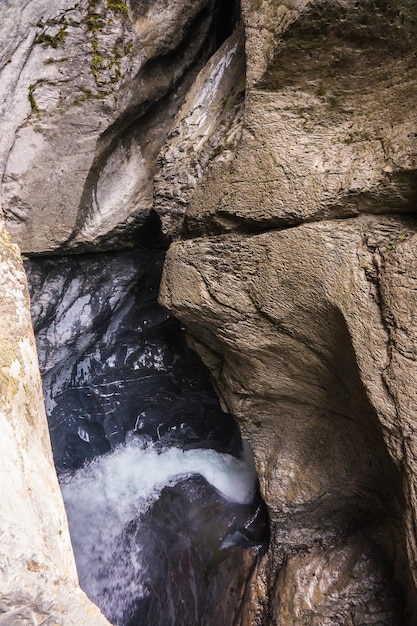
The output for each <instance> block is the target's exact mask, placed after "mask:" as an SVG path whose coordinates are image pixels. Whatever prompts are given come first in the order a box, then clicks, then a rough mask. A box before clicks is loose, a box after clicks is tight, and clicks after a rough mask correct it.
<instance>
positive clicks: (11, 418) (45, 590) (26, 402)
mask: <svg viewBox="0 0 417 626" xmlns="http://www.w3.org/2000/svg"><path fill="white" fill-rule="evenodd" d="M0 275H1V285H2V297H1V304H0V307H1V315H0V333H1V336H0V358H1V408H0V421H1V433H2V436H1V455H0V456H1V468H0V474H1V483H0V485H1V500H2V507H1V512H0V528H1V555H2V558H1V566H0V582H1V617H0V620H1V622H2V623H4V624H26V623H32V624H40V623H43V624H62V625H68V626H70V625H73V626H79V625H80V624H87V623H88V624H96V625H97V626H99V625H102V626H104V625H105V624H108V622H107V620H106V619H104V617H103V616H102V615H101V613H100V611H99V610H98V608H97V607H96V606H94V605H93V604H92V603H91V602H90V601H89V600H88V599H87V598H86V596H85V595H84V594H83V593H82V592H81V590H80V588H79V587H78V581H77V573H76V569H75V563H74V558H73V555H72V550H71V543H70V538H69V533H68V526H67V521H66V516H65V511H64V506H63V502H62V497H61V493H60V489H59V485H58V481H57V478H56V473H55V468H54V465H53V461H52V452H51V445H50V440H49V434H48V428H47V422H46V416H45V410H44V406H43V399H42V391H41V381H40V377H39V370H38V364H37V357H36V348H35V342H34V337H33V333H32V330H31V320H30V315H29V299H28V292H27V287H26V278H25V272H24V270H23V266H22V261H21V259H20V253H19V250H18V248H17V246H15V245H14V244H12V243H11V242H10V239H9V237H8V235H7V234H6V233H5V231H4V230H3V231H1V234H0Z"/></svg>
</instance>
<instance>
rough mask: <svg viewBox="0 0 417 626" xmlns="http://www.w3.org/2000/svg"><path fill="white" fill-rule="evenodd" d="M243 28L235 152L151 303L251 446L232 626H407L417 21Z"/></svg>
mask: <svg viewBox="0 0 417 626" xmlns="http://www.w3.org/2000/svg"><path fill="white" fill-rule="evenodd" d="M242 15H243V18H244V23H245V33H246V58H247V64H246V72H247V79H246V96H245V112H244V121H243V130H242V138H241V141H240V143H239V144H238V147H237V153H236V155H235V157H234V158H232V159H231V160H230V161H229V162H228V163H227V164H225V165H224V164H216V163H215V162H212V163H211V164H209V166H208V167H207V168H206V171H205V172H204V175H203V177H202V180H201V183H200V185H199V186H198V187H197V189H196V191H195V192H194V193H193V196H192V198H191V199H190V201H189V204H188V206H187V207H186V208H185V216H184V219H183V230H182V235H181V236H182V237H186V238H188V239H189V240H187V241H183V242H177V243H175V244H174V245H173V246H172V247H171V249H170V251H169V253H168V257H167V260H166V264H165V272H164V277H163V282H162V287H161V295H160V298H161V302H162V304H164V305H165V306H167V307H168V308H169V309H170V310H172V311H173V312H174V313H175V314H176V315H177V316H178V317H179V318H180V319H181V320H183V321H184V322H185V323H186V325H187V330H188V333H189V337H190V341H191V342H192V345H193V346H194V347H195V349H196V350H197V351H198V352H199V354H200V355H201V357H202V358H203V360H204V361H205V363H206V364H207V365H208V366H209V368H210V369H211V372H212V374H213V376H214V378H215V380H216V384H217V389H218V391H219V394H220V396H221V398H222V399H223V402H224V405H225V406H227V407H228V408H229V410H231V411H232V413H233V414H235V415H236V416H237V418H238V421H239V423H240V425H241V428H242V431H243V433H244V435H245V436H247V437H248V439H249V440H250V441H251V444H252V446H253V450H254V453H255V458H256V461H257V467H258V471H259V476H260V481H261V489H262V493H263V495H264V497H265V500H266V502H267V504H268V507H269V511H270V515H271V521H272V529H271V531H272V542H271V548H270V551H269V554H268V555H267V556H266V557H265V559H264V561H263V563H262V564H261V565H260V567H259V568H258V571H257V574H256V575H255V576H254V579H253V584H252V588H251V589H252V605H251V607H250V608H247V612H246V614H245V616H244V617H243V618H242V623H251V624H280V625H290V624H291V625H294V626H295V624H297V625H300V624H305V625H306V626H307V625H309V626H310V625H311V624H317V625H319V624H320V625H323V624H326V625H327V624H329V625H330V624H334V623H338V624H339V623H340V624H356V623H367V624H371V623H372V624H373V623H378V624H404V623H409V624H413V623H414V622H415V619H416V617H415V597H416V594H415V585H416V574H415V571H416V566H417V561H416V539H415V530H414V529H415V524H416V519H417V508H416V501H415V476H416V456H415V451H414V441H415V438H416V433H415V429H414V426H413V423H414V421H415V415H416V405H415V391H414V388H415V385H414V383H413V372H414V368H415V361H416V354H417V349H416V344H415V337H414V334H413V326H414V324H415V317H416V315H417V313H416V312H417V302H416V298H415V289H414V282H415V278H414V274H415V271H414V264H415V262H414V257H415V245H416V244H415V242H416V241H417V240H416V235H415V233H416V225H417V224H416V222H415V221H413V219H411V217H408V214H412V213H413V211H414V207H415V200H416V171H415V170H416V153H417V149H416V131H415V110H414V108H413V106H410V97H409V93H410V92H409V89H414V88H415V85H416V77H417V68H416V45H415V40H414V39H413V35H412V32H413V29H414V27H415V26H414V25H415V12H414V11H413V7H412V3H410V2H407V1H404V2H389V3H380V2H378V3H374V4H373V5H372V7H371V5H369V4H368V3H360V4H358V3H355V2H315V3H306V2H291V3H290V2H284V3H282V4H277V3H275V2H272V1H271V2H268V1H263V2H259V3H255V2H249V1H246V2H245V1H244V2H242ZM179 174H181V172H180V169H179ZM340 218H344V219H340ZM262 231H265V232H262ZM400 563H401V565H399V564H400ZM400 589H402V591H399V590H400ZM403 594H405V596H404V595H403ZM404 597H406V598H407V599H406V600H404ZM353 607H355V608H353ZM245 620H246V621H245Z"/></svg>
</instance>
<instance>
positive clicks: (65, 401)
mask: <svg viewBox="0 0 417 626" xmlns="http://www.w3.org/2000/svg"><path fill="white" fill-rule="evenodd" d="M164 256H165V253H164V251H162V250H161V251H152V250H145V249H142V250H136V251H132V252H120V253H116V254H107V255H106V254H101V255H91V256H90V257H85V256H82V257H67V258H59V259H56V258H50V259H47V260H46V259H39V260H36V259H32V260H31V261H26V263H25V267H26V271H27V275H28V279H29V285H30V291H31V300H32V318H33V323H34V329H35V333H36V338H37V345H38V353H39V359H40V367H41V373H42V380H43V386H44V393H45V399H46V406H47V413H48V420H49V424H50V434H51V440H52V445H53V450H54V457H55V462H56V465H57V468H58V469H65V468H70V467H72V468H74V467H77V466H79V465H81V464H82V463H83V461H84V460H85V459H88V458H92V457H94V456H95V455H96V454H101V453H104V452H108V451H109V450H111V449H112V448H114V447H115V446H116V445H118V444H120V443H123V442H124V440H125V437H126V434H127V433H128V432H130V431H134V432H135V433H136V434H137V435H138V436H141V437H143V438H145V439H148V440H149V441H153V442H156V441H158V442H159V443H160V444H161V445H175V444H178V445H182V446H185V447H187V448H192V447H193V446H195V447H210V448H215V449H217V450H219V451H224V452H230V453H234V454H237V453H238V451H239V450H240V436H239V434H238V431H237V429H236V426H235V422H234V420H233V418H232V417H231V415H229V414H226V413H224V412H223V411H222V410H221V408H220V405H219V401H218V399H217V397H216V396H215V394H214V392H213V390H212V386H211V383H210V378H209V374H208V370H206V368H205V367H204V366H203V365H202V363H201V362H200V361H199V359H198V357H197V355H196V354H195V353H194V352H193V351H192V350H191V349H190V348H188V347H187V345H186V342H185V333H184V329H183V328H182V327H181V325H180V323H179V322H178V321H177V320H176V319H175V318H174V317H172V316H171V315H170V314H169V313H168V312H167V311H166V310H164V309H163V308H162V307H161V306H160V305H159V304H158V303H157V295H158V287H159V280H160V275H161V271H162V265H163V260H164Z"/></svg>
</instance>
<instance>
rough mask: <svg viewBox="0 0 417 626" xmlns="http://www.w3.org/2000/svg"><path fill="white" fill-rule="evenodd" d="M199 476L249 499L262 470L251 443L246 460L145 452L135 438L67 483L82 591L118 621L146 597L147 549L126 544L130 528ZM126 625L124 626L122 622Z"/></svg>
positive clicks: (228, 494)
mask: <svg viewBox="0 0 417 626" xmlns="http://www.w3.org/2000/svg"><path fill="white" fill-rule="evenodd" d="M195 474H200V475H201V476H203V477H204V478H205V479H206V480H207V482H208V483H210V484H211V485H212V486H213V487H215V488H216V489H217V490H218V491H219V492H220V493H221V494H222V495H223V496H224V497H225V498H226V499H227V500H229V501H231V502H235V503H239V504H246V503H249V502H251V500H252V498H253V495H254V491H255V487H256V471H255V467H254V463H253V457H252V453H251V451H250V448H249V445H248V444H246V443H244V452H243V455H242V458H241V459H237V458H235V457H233V456H231V455H228V454H221V453H218V452H216V451H215V450H210V449H194V450H186V451H183V450H181V449H179V448H168V449H166V450H162V451H161V450H159V451H158V450H156V449H155V448H153V447H152V446H148V447H143V445H141V443H140V441H139V440H138V439H137V438H135V437H132V438H131V440H130V441H128V442H127V443H126V444H124V445H123V446H120V447H119V448H117V449H116V450H115V451H113V452H111V453H109V454H106V455H103V456H100V457H97V458H96V459H94V460H93V461H92V462H90V463H89V464H87V465H85V466H84V467H82V468H81V469H79V470H77V471H75V472H73V473H71V474H68V475H65V476H63V477H62V479H61V486H62V493H63V496H64V501H65V505H66V510H67V515H68V522H69V526H70V531H71V537H72V542H73V548H74V553H75V558H76V562H77V569H78V574H79V578H80V584H81V587H82V588H83V589H84V591H86V593H87V594H88V595H89V597H90V598H91V599H92V600H94V601H95V602H96V603H97V604H98V605H99V606H100V607H101V608H102V610H103V611H104V612H105V613H106V610H107V613H108V614H111V615H112V617H113V619H114V621H115V623H118V620H121V619H122V613H123V605H124V604H125V603H129V602H130V601H131V600H132V599H133V598H137V597H140V596H141V594H142V595H143V596H145V595H146V589H145V587H143V588H141V580H142V578H143V575H142V570H143V567H144V564H143V563H142V562H141V547H140V546H137V545H136V544H135V547H134V550H132V549H131V547H129V546H128V545H127V543H126V541H127V539H126V537H127V535H128V533H127V532H126V531H127V529H128V527H129V524H131V523H132V522H133V521H134V520H137V519H138V518H139V516H140V515H141V514H143V513H145V512H146V511H147V510H148V509H149V507H150V506H151V505H152V504H153V503H154V502H155V501H156V500H157V499H158V497H159V495H160V493H161V491H162V489H163V488H164V487H165V486H167V485H173V484H176V483H177V482H178V481H179V480H181V479H182V478H184V477H187V476H191V475H195ZM120 623H121V622H120Z"/></svg>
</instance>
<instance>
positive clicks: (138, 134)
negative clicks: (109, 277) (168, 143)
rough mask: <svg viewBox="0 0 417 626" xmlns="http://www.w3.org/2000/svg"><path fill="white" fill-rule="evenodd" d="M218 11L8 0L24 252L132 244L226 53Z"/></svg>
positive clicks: (12, 199)
mask: <svg viewBox="0 0 417 626" xmlns="http://www.w3.org/2000/svg"><path fill="white" fill-rule="evenodd" d="M218 4H219V3H218V2H216V0H198V1H197V2H188V3H186V2H182V1H178V2H177V1H176V2H173V3H170V4H169V6H168V5H167V4H166V2H164V1H158V0H157V1H151V2H141V1H138V2H136V1H132V2H131V3H130V4H129V6H128V5H127V4H125V3H124V2H114V1H110V0H82V1H81V2H74V1H73V0H60V1H59V2H55V3H54V4H53V5H51V4H50V3H48V2H42V1H40V0H31V1H27V2H25V3H24V4H23V6H22V3H21V2H20V1H17V0H16V1H15V2H7V3H2V6H1V9H0V11H1V21H2V28H3V29H4V32H5V33H6V32H7V36H5V37H3V38H2V45H3V48H4V49H3V50H2V54H1V57H2V59H3V65H2V67H1V69H0V81H1V84H2V91H3V94H4V96H5V98H4V102H3V105H2V119H3V120H4V121H3V127H4V130H3V133H2V142H1V147H0V171H1V175H2V180H3V208H4V212H5V216H6V221H7V227H8V229H9V231H10V232H11V233H12V235H13V237H14V238H15V239H16V241H17V242H18V243H19V245H20V247H21V249H23V250H25V251H26V252H44V251H53V250H56V249H58V248H62V247H63V246H65V247H69V248H74V247H79V246H83V247H86V246H87V247H88V246H89V245H90V246H91V245H92V244H93V245H94V246H97V244H98V243H99V242H101V244H102V245H106V246H107V247H108V246H113V247H114V246H117V245H120V242H122V244H123V245H124V246H126V245H127V244H128V243H129V240H130V241H131V239H132V236H133V235H132V231H134V230H137V229H138V228H139V227H140V226H141V225H143V223H144V221H145V220H146V218H147V216H148V215H149V212H150V210H151V208H152V193H153V190H152V179H153V176H154V174H155V169H156V157H157V154H158V152H159V150H160V148H161V146H162V144H163V143H164V140H165V137H166V135H167V132H168V130H169V127H170V125H171V123H172V120H173V118H174V116H175V114H176V113H177V111H178V109H179V107H180V105H181V103H182V101H183V98H184V95H185V93H186V91H187V89H188V88H189V87H190V84H191V82H192V81H193V79H194V77H195V76H196V74H197V73H198V71H199V70H200V69H201V67H202V65H203V64H204V63H205V61H206V60H207V59H208V57H209V56H210V55H211V54H212V52H213V51H214V50H215V49H216V46H217V45H218V41H217V40H218V37H219V36H220V35H219V28H218V27H217V20H218V19H220V18H221V19H222V31H223V30H224V31H225V32H227V28H228V26H227V24H228V23H229V21H230V17H229V16H228V12H227V9H226V11H225V10H220V9H219V6H218ZM226 6H228V3H226ZM10 33H12V34H13V36H12V37H11V36H10ZM46 216H47V217H46Z"/></svg>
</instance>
